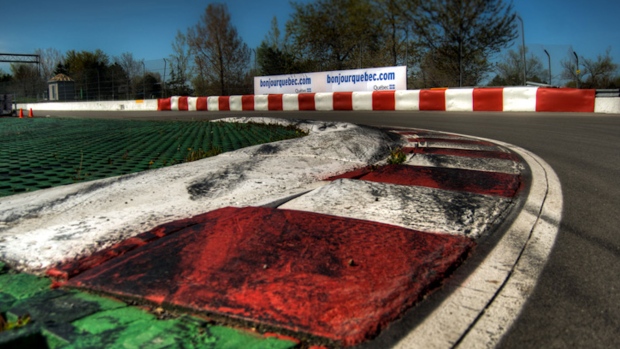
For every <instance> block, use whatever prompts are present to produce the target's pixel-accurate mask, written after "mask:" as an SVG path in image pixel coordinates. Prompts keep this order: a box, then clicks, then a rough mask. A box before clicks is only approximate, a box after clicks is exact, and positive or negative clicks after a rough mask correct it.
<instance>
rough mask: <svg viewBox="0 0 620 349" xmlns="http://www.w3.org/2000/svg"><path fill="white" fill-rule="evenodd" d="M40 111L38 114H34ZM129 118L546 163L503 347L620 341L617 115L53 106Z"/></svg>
mask: <svg viewBox="0 0 620 349" xmlns="http://www.w3.org/2000/svg"><path fill="white" fill-rule="evenodd" d="M41 114H47V113H45V112H40V114H38V115H36V116H42V115H41ZM51 114H53V115H64V116H81V117H84V116H87V117H103V118H112V117H120V118H132V119H167V120H171V119H176V120H182V119H185V120H189V119H217V118H222V117H229V116H271V117H282V118H295V119H318V120H333V121H335V120H337V121H343V122H351V123H357V124H366V125H376V126H403V127H415V128H426V129H432V130H438V131H447V132H456V133H463V134H467V135H473V136H479V137H485V138H491V139H495V140H500V141H504V142H508V143H511V144H514V145H517V146H520V147H522V148H525V149H527V150H530V151H532V152H534V153H535V154H537V155H538V156H540V157H542V158H543V159H544V160H545V161H547V162H548V163H549V164H550V165H551V166H552V167H553V169H554V170H555V172H556V173H557V174H558V176H559V178H560V181H561V183H562V188H563V196H564V212H563V215H562V222H561V226H560V231H559V234H558V236H557V240H556V244H555V246H554V248H553V251H552V253H551V256H550V259H549V261H548V263H547V266H546V267H545V269H544V271H543V273H542V275H541V277H540V280H539V283H538V285H537V286H536V288H535V290H534V291H533V294H532V296H531V297H530V299H529V301H528V302H527V303H526V305H525V307H524V309H523V312H522V313H521V315H520V317H519V318H518V320H517V321H516V322H515V324H514V325H513V328H511V329H510V330H509V332H508V334H507V335H506V336H505V337H504V339H503V341H502V342H501V343H500V346H499V347H501V348H612V347H620V302H618V299H620V277H618V275H620V234H619V233H618V231H617V227H618V226H620V216H618V215H617V212H618V208H620V186H619V185H618V180H617V179H618V178H620V115H603V114H584V113H536V114H534V113H494V112H487V113H456V112H450V113H444V112H377V111H374V112H360V111H346V112H337V111H332V112H315V111H314V112H222V113H217V112H215V113H214V112H125V113H118V112H115V113H111V112H53V113H52V112H51Z"/></svg>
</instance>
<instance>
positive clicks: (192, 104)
mask: <svg viewBox="0 0 620 349" xmlns="http://www.w3.org/2000/svg"><path fill="white" fill-rule="evenodd" d="M197 102H198V97H187V110H189V111H196V110H198V109H197V108H196V103H197Z"/></svg>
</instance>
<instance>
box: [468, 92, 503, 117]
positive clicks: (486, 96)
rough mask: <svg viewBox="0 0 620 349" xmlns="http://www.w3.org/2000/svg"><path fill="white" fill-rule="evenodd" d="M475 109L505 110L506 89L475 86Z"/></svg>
mask: <svg viewBox="0 0 620 349" xmlns="http://www.w3.org/2000/svg"><path fill="white" fill-rule="evenodd" d="M473 98H474V111H503V110H504V89H503V88H501V87H499V88H475V89H474V94H473Z"/></svg>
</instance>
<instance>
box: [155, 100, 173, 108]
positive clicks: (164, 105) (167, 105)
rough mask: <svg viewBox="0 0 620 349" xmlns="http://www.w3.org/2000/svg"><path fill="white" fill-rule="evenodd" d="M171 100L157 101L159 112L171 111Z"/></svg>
mask: <svg viewBox="0 0 620 349" xmlns="http://www.w3.org/2000/svg"><path fill="white" fill-rule="evenodd" d="M170 105H171V102H170V98H160V99H158V100H157V110H171V106H170Z"/></svg>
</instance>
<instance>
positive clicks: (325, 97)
mask: <svg viewBox="0 0 620 349" xmlns="http://www.w3.org/2000/svg"><path fill="white" fill-rule="evenodd" d="M314 107H315V108H314V109H316V110H334V94H333V93H328V92H322V93H321V92H319V93H316V94H315V95H314Z"/></svg>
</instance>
